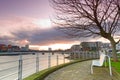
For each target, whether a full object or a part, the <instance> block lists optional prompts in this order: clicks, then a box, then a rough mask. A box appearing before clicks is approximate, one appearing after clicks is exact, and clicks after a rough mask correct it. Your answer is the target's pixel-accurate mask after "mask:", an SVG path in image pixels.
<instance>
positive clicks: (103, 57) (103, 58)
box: [91, 52, 112, 76]
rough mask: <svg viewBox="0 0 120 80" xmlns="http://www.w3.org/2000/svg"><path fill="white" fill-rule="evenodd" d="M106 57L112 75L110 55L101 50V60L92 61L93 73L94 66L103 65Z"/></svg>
mask: <svg viewBox="0 0 120 80" xmlns="http://www.w3.org/2000/svg"><path fill="white" fill-rule="evenodd" d="M106 57H108V62H109V71H110V76H112V70H111V62H110V57H109V56H108V55H105V53H103V52H100V59H99V60H93V61H92V64H91V74H93V67H94V66H98V67H100V66H103V63H104V61H106Z"/></svg>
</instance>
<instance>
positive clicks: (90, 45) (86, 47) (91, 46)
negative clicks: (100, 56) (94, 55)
mask: <svg viewBox="0 0 120 80" xmlns="http://www.w3.org/2000/svg"><path fill="white" fill-rule="evenodd" d="M80 45H81V47H82V50H83V51H97V50H100V49H101V47H102V42H81V44H80Z"/></svg>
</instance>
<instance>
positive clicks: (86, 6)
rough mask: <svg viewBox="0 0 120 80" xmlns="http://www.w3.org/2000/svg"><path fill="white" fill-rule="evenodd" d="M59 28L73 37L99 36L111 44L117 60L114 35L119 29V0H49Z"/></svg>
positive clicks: (114, 57)
mask: <svg viewBox="0 0 120 80" xmlns="http://www.w3.org/2000/svg"><path fill="white" fill-rule="evenodd" d="M50 2H51V4H52V7H53V8H54V9H55V11H56V14H57V15H56V21H55V23H57V24H58V25H59V27H60V29H61V30H63V31H64V32H66V33H67V34H68V35H70V36H74V37H90V36H94V37H95V36H100V37H104V38H106V39H108V40H109V41H110V43H111V45H112V51H113V59H114V61H117V60H118V59H117V54H116V44H117V43H119V41H120V40H118V41H115V39H114V36H116V35H117V34H119V31H120V21H119V20H120V0H50Z"/></svg>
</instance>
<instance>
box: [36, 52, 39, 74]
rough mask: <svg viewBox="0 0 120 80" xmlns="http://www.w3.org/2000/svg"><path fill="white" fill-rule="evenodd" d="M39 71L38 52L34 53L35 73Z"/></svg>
mask: <svg viewBox="0 0 120 80" xmlns="http://www.w3.org/2000/svg"><path fill="white" fill-rule="evenodd" d="M38 71H39V54H38V53H36V73H37V72H38Z"/></svg>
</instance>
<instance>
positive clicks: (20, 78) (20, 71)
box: [18, 53, 23, 80]
mask: <svg viewBox="0 0 120 80" xmlns="http://www.w3.org/2000/svg"><path fill="white" fill-rule="evenodd" d="M22 64H23V60H22V54H21V53H20V57H19V66H18V80H22Z"/></svg>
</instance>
